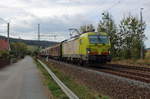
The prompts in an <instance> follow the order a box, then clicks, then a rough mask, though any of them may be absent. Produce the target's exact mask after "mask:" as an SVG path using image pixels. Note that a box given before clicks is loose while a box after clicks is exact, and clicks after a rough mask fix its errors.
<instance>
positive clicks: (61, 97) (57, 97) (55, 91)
mask: <svg viewBox="0 0 150 99" xmlns="http://www.w3.org/2000/svg"><path fill="white" fill-rule="evenodd" d="M35 63H36V65H37V67H38V69H39V70H40V71H41V72H42V74H43V76H44V80H43V83H44V84H45V85H46V86H48V89H49V90H50V92H51V94H52V99H69V98H68V97H67V96H66V95H65V93H64V92H63V91H62V90H61V88H60V87H59V86H58V85H57V83H56V82H55V81H54V80H53V79H52V77H51V76H50V75H49V74H48V72H47V71H46V70H45V69H44V68H43V66H42V65H41V64H40V63H39V62H38V61H36V60H35Z"/></svg>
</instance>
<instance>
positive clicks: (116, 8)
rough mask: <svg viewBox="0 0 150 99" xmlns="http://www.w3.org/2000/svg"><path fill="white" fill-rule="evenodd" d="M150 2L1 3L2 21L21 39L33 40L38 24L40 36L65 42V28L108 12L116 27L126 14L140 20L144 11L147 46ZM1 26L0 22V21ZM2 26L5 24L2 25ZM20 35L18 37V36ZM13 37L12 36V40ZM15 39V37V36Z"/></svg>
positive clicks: (32, 0)
mask: <svg viewBox="0 0 150 99" xmlns="http://www.w3.org/2000/svg"><path fill="white" fill-rule="evenodd" d="M149 4H150V1H148V0H145V1H139V0H124V1H122V0H44V1H43V0H7V1H6V0H1V2H0V13H1V18H2V19H4V20H6V21H9V22H10V25H11V32H12V33H15V35H21V34H22V35H23V36H22V38H26V39H27V38H30V39H33V38H36V37H35V36H36V33H37V24H38V23H40V24H41V33H42V34H47V33H55V34H58V35H61V36H60V39H58V41H60V40H61V38H68V37H69V35H68V34H69V33H68V28H70V27H75V28H79V27H80V26H81V25H84V24H91V23H92V24H94V25H95V26H96V25H97V23H98V22H99V19H100V17H101V13H102V12H104V11H106V10H107V11H109V12H110V13H111V14H112V16H113V18H114V20H115V21H116V23H117V24H118V23H119V21H120V20H121V19H122V17H123V16H127V15H128V14H129V12H130V13H131V14H132V15H134V16H139V12H140V8H141V7H143V8H144V10H143V18H144V20H145V21H146V23H147V29H146V31H145V34H146V35H147V37H148V40H147V41H146V45H147V47H150V45H149V44H148V43H147V42H150V40H149V38H150V35H149V31H150V30H149V29H148V28H149V27H150V18H149V15H150V12H149V10H150V6H149ZM0 23H3V20H1V19H0ZM3 24H4V23H3ZM19 33H20V34H19ZM15 35H13V36H14V37H15ZM16 37H17V36H16Z"/></svg>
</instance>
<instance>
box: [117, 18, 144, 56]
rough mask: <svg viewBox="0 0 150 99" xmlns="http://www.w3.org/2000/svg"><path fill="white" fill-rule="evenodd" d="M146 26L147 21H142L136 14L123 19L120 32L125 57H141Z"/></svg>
mask: <svg viewBox="0 0 150 99" xmlns="http://www.w3.org/2000/svg"><path fill="white" fill-rule="evenodd" d="M145 27H146V24H145V22H143V23H141V21H140V20H139V19H138V18H136V17H134V16H129V17H126V18H123V19H122V20H121V22H120V25H119V34H120V38H121V44H120V45H121V50H122V51H123V53H124V54H123V57H124V58H134V59H138V58H140V51H141V45H142V46H143V42H144V39H145V34H144V30H145Z"/></svg>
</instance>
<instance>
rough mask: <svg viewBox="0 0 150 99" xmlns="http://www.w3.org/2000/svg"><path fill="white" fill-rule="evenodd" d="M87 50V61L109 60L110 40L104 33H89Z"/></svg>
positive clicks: (99, 61) (102, 61)
mask: <svg viewBox="0 0 150 99" xmlns="http://www.w3.org/2000/svg"><path fill="white" fill-rule="evenodd" d="M88 40H89V45H88V48H87V49H86V50H87V57H88V61H89V62H92V63H106V62H110V61H111V57H110V40H109V37H108V35H107V34H106V33H89V34H88Z"/></svg>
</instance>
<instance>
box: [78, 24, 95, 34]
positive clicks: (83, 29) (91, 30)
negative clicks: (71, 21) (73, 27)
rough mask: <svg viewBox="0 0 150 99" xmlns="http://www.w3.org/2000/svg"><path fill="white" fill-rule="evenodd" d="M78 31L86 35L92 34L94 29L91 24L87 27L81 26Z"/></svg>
mask: <svg viewBox="0 0 150 99" xmlns="http://www.w3.org/2000/svg"><path fill="white" fill-rule="evenodd" d="M79 31H80V32H81V33H86V32H94V31H95V29H94V26H93V25H92V24H89V25H83V26H81V27H80V29H79Z"/></svg>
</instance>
